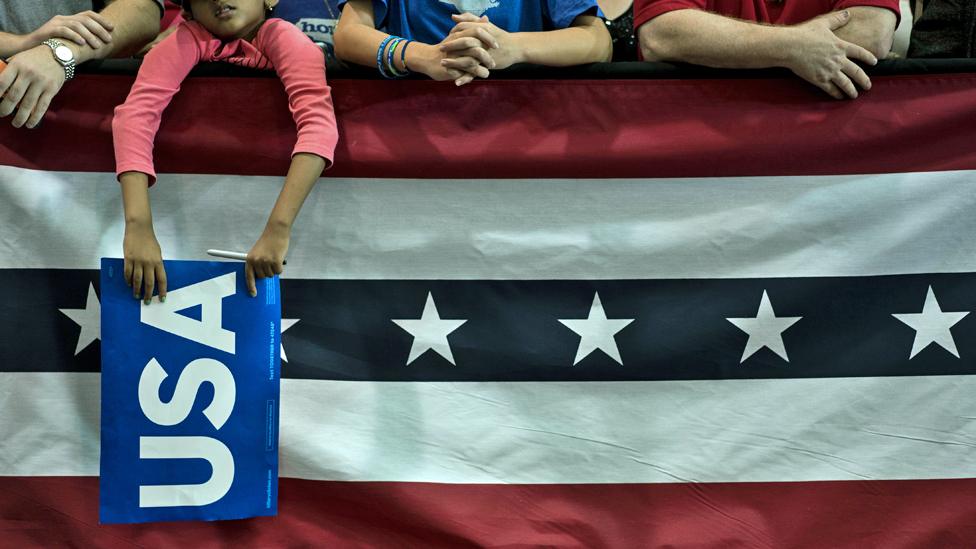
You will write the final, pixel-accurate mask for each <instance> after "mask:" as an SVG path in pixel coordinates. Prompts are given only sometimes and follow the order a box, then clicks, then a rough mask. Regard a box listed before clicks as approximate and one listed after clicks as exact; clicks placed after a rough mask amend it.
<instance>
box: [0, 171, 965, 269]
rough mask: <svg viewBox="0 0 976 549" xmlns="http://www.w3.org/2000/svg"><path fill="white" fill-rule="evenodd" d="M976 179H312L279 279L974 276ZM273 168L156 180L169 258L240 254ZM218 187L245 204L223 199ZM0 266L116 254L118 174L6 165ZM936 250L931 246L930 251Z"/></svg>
mask: <svg viewBox="0 0 976 549" xmlns="http://www.w3.org/2000/svg"><path fill="white" fill-rule="evenodd" d="M974 177H976V172H974V171H956V172H931V173H911V174H882V175H863V176H816V177H755V178H710V179H647V180H624V179H607V180H597V179H583V180H546V179H533V180H469V181H444V180H393V179H390V180H367V179H328V178H326V179H323V180H322V184H320V186H319V189H318V190H317V191H316V192H313V194H312V196H311V197H310V199H309V202H308V204H307V205H306V207H305V208H304V210H303V212H302V215H301V216H300V218H299V220H298V225H297V228H296V231H295V233H294V236H293V238H292V243H291V252H290V256H289V265H288V269H287V271H286V276H287V277H289V278H338V279H342V278H348V279H387V278H390V279H579V278H582V279H647V278H737V277H793V276H860V275H878V274H910V273H928V272H973V271H976V239H974V238H971V236H972V235H974V234H976V216H974V215H973V212H974V211H976V193H973V192H972V181H973V179H974ZM280 185H281V178H276V177H238V176H207V175H163V176H160V178H159V183H158V185H156V186H155V187H154V188H153V189H152V201H153V211H154V218H155V223H156V234H157V235H158V236H159V238H160V243H161V244H162V247H163V253H164V256H165V257H167V258H174V259H202V258H205V257H206V256H205V255H204V253H205V250H206V249H208V248H229V249H237V250H242V251H246V250H248V249H249V248H250V246H251V245H252V244H253V242H254V240H255V239H256V238H257V237H258V235H259V233H260V231H261V229H262V227H263V226H264V222H265V219H266V217H267V214H268V212H269V211H270V208H271V205H272V204H273V202H274V200H275V197H276V196H277V193H278V190H279V188H280ZM228 196H243V197H247V198H248V200H247V201H236V202H235V203H234V206H233V209H230V206H229V203H228V202H227V200H226V199H227V197H228ZM0 218H3V219H8V220H10V221H11V222H10V223H8V224H7V225H6V226H5V227H4V235H3V237H2V238H0V268H85V269H96V268H98V259H99V258H100V257H102V256H112V257H119V256H120V255H121V251H122V208H121V205H120V197H119V191H118V184H117V183H116V182H115V177H114V175H112V174H105V173H63V172H60V173H59V172H39V171H31V170H24V169H20V168H13V167H0ZM932 250H942V252H941V253H932Z"/></svg>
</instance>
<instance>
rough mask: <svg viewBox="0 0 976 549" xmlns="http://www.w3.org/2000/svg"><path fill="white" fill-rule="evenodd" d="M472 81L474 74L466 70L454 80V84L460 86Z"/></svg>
mask: <svg viewBox="0 0 976 549" xmlns="http://www.w3.org/2000/svg"><path fill="white" fill-rule="evenodd" d="M471 82H474V75H473V74H471V73H469V72H466V73H464V74H463V75H462V76H460V77H458V78H457V79H455V80H454V85H455V86H459V87H460V86H463V85H465V84H470V83H471Z"/></svg>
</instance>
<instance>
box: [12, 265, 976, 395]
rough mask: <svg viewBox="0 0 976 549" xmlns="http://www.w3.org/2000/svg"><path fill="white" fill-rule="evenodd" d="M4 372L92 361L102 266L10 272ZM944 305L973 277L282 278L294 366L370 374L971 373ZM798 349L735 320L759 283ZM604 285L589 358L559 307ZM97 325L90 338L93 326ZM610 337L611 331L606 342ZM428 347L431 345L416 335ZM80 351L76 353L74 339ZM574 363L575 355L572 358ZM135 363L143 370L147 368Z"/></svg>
mask: <svg viewBox="0 0 976 549" xmlns="http://www.w3.org/2000/svg"><path fill="white" fill-rule="evenodd" d="M0 284H2V287H3V288H5V289H6V295H7V299H6V305H5V306H4V307H2V308H0V326H2V330H0V333H2V334H3V335H2V338H3V341H2V348H3V358H4V360H3V361H2V365H0V371H35V372H58V371H78V372H95V371H98V370H99V342H98V341H97V340H93V341H91V342H90V343H89V344H87V345H85V346H84V348H82V349H77V347H78V343H79V336H80V335H83V334H82V333H81V332H82V329H81V328H79V324H78V323H76V322H75V321H74V320H72V318H70V317H69V315H68V314H67V313H62V312H60V310H61V309H66V310H74V311H82V310H84V309H85V308H86V299H87V294H88V288H89V285H90V284H93V285H94V288H95V289H96V291H97V288H98V273H97V272H96V271H87V270H86V271H80V270H25V269H6V270H0ZM930 286H931V288H932V291H933V293H934V295H935V296H936V298H937V299H938V304H939V306H940V307H941V310H942V311H946V312H969V311H976V274H973V273H963V274H921V275H897V276H874V277H840V278H780V279H720V280H600V281H565V280H531V281H524V280H463V281H460V280H284V281H282V294H283V308H282V310H283V318H286V319H297V322H293V323H288V325H289V328H288V330H287V331H286V332H285V333H284V334H283V336H282V341H283V344H284V348H285V351H286V354H287V358H288V362H286V363H283V364H282V376H283V377H285V378H305V379H335V380H364V381H365V380H372V381H614V380H620V381H623V380H695V379H750V378H752V379H755V378H810V377H854V376H911V375H948V374H976V314H970V315H967V316H965V317H964V318H961V319H960V320H958V321H956V323H955V324H953V325H952V326H951V334H950V335H951V339H952V342H953V344H954V345H955V347H956V353H958V355H959V356H958V357H956V356H955V355H954V353H952V352H950V351H949V350H947V349H946V348H945V347H944V346H942V345H940V344H939V343H937V342H932V343H930V344H928V345H926V346H925V347H924V348H923V349H921V350H920V351H919V352H918V353H917V354H916V355H915V356H914V357H911V354H912V351H913V344H914V342H915V338H916V330H915V329H914V328H912V327H911V326H909V325H908V324H906V323H905V322H903V321H901V320H899V319H898V318H896V317H894V316H893V315H894V314H906V313H908V314H912V313H921V312H922V310H923V305H924V303H925V301H926V295H927V291H928V288H929V287H930ZM764 291H765V292H766V293H767V295H768V298H769V302H770V304H771V306H772V309H773V310H774V312H775V316H776V317H777V318H783V317H792V318H796V317H799V320H797V321H796V322H795V323H793V324H792V325H790V326H789V327H787V328H785V329H784V330H783V331H782V332H781V334H780V335H781V337H782V345H783V350H784V351H785V352H786V354H787V357H788V360H786V359H784V358H783V357H782V356H780V354H779V353H777V352H774V350H771V349H770V348H769V347H765V346H764V347H762V348H759V349H758V350H756V351H755V352H753V353H751V354H750V355H749V356H748V357H746V358H745V359H744V360H743V356H744V350H745V349H746V347H747V343H748V341H749V339H750V334H748V333H747V332H746V331H744V330H743V329H740V328H739V327H737V326H736V325H734V324H733V323H732V322H730V321H729V320H727V319H729V318H755V317H756V316H757V311H758V310H759V304H760V300H761V298H762V294H763V292H764ZM428 293H429V294H430V296H431V298H432V299H433V301H434V303H435V304H436V309H437V313H438V315H439V318H441V319H448V320H464V321H465V322H464V323H463V324H462V325H460V326H459V327H457V328H456V329H454V330H453V331H452V332H451V333H450V334H449V335H448V336H447V341H448V343H449V345H450V353H451V355H452V358H453V359H454V364H451V362H450V361H449V360H448V359H447V358H445V356H443V355H442V354H439V353H438V352H436V351H435V350H434V349H426V350H424V351H423V352H422V353H421V354H419V356H417V357H415V358H414V360H412V361H410V363H409V364H408V358H409V355H410V352H411V348H412V346H413V344H414V336H413V335H412V334H411V333H410V332H409V331H407V330H406V329H404V328H403V327H401V326H399V325H397V324H396V323H394V322H393V320H394V319H419V318H421V313H422V312H423V310H424V307H425V302H426V300H427V296H428ZM595 294H598V295H599V299H600V302H601V305H602V308H603V310H604V312H605V314H606V316H607V318H609V319H633V321H632V322H630V323H629V324H627V325H626V326H624V327H623V328H620V329H619V330H618V331H616V332H615V335H614V336H612V339H613V343H614V344H615V345H616V347H617V351H618V352H619V358H620V362H618V361H617V360H616V359H615V358H613V357H612V356H611V354H610V353H608V350H607V349H605V348H603V347H597V348H594V349H593V350H592V352H589V353H588V354H586V356H584V357H582V358H579V360H578V361H577V358H578V357H577V353H578V352H579V351H580V343H581V336H580V335H578V334H577V333H576V332H574V331H573V330H572V329H570V328H569V327H568V326H567V325H565V324H564V323H562V322H560V319H564V320H566V319H587V318H588V316H589V315H590V311H591V307H592V306H593V301H594V295H595ZM90 338H91V336H90V335H89V339H90ZM602 341H603V342H604V343H605V342H606V341H607V340H606V339H603V340H602ZM421 349H423V348H421ZM76 350H77V351H78V353H77V354H75V351H76ZM574 363H575V364H574ZM141 366H142V365H134V366H133V367H141Z"/></svg>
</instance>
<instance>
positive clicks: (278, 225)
mask: <svg viewBox="0 0 976 549" xmlns="http://www.w3.org/2000/svg"><path fill="white" fill-rule="evenodd" d="M291 225H292V224H291V221H289V220H287V219H281V218H277V217H271V218H269V219H268V223H267V224H266V225H265V226H264V232H265V234H268V235H274V236H289V235H290V234H291Z"/></svg>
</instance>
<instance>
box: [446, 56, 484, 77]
mask: <svg viewBox="0 0 976 549" xmlns="http://www.w3.org/2000/svg"><path fill="white" fill-rule="evenodd" d="M441 65H443V66H444V67H447V68H449V69H457V70H461V71H465V72H470V73H471V74H473V75H475V76H477V77H478V78H488V75H489V74H490V72H489V71H488V69H487V68H485V66H484V65H482V64H480V63H478V61H477V60H475V59H474V58H471V57H454V58H449V59H443V60H441Z"/></svg>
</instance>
